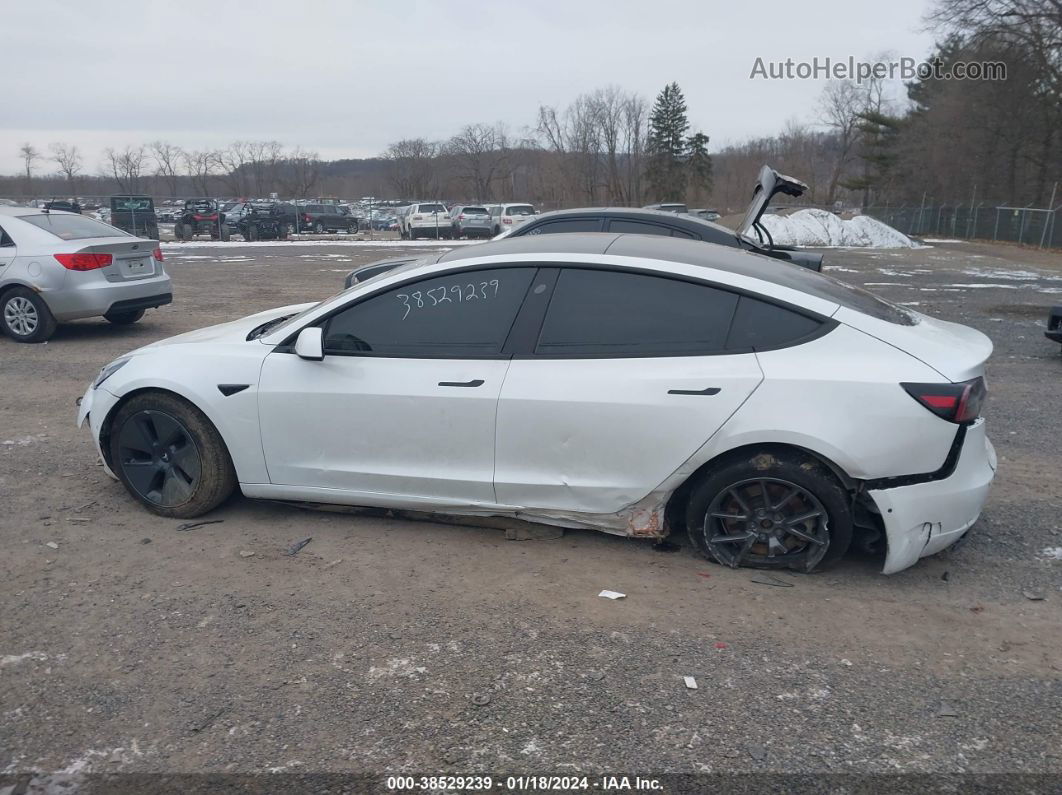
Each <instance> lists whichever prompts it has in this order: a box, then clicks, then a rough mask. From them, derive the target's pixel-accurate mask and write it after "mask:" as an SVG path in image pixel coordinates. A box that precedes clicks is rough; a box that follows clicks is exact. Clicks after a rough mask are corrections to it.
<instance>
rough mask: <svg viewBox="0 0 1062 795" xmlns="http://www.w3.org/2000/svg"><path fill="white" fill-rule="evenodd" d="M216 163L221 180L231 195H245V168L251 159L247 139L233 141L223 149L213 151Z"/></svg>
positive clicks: (249, 145)
mask: <svg viewBox="0 0 1062 795" xmlns="http://www.w3.org/2000/svg"><path fill="white" fill-rule="evenodd" d="M215 157H216V158H217V161H216V164H217V167H218V171H219V176H220V177H221V181H222V182H224V183H225V185H226V186H227V187H228V189H229V193H231V194H232V195H233V196H246V195H247V193H248V191H247V170H246V166H247V164H248V163H250V161H251V144H250V143H248V142H247V141H233V142H232V143H231V144H229V145H228V146H227V147H225V148H224V149H219V150H218V151H217V152H216V153H215Z"/></svg>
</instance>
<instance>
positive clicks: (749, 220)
mask: <svg viewBox="0 0 1062 795" xmlns="http://www.w3.org/2000/svg"><path fill="white" fill-rule="evenodd" d="M807 189H808V186H807V185H805V184H804V183H803V182H801V181H800V180H798V179H793V178H792V177H787V176H786V175H785V174H779V173H778V172H777V171H775V170H774V169H773V168H771V167H770V166H764V167H763V168H761V169H760V177H759V181H758V182H757V183H756V188H755V189H754V190H753V191H752V202H750V203H749V207H748V209H747V210H746V211H745V217H744V218H743V219H741V224H740V225H739V226H738V228H737V233H738V234H739V235H741V236H742V237H747V238H749V239H750V240H757V239H759V240H761V241H762V242H763V243H766V242H767V239H766V238H765V236H764V235H763V234H762V233H761V232H759V231H758V230H757V227H758V225H759V223H760V218H762V217H763V211H764V210H765V209H767V205H768V204H770V203H771V199H772V198H773V197H774V196H775V194H778V193H784V194H785V195H786V196H800V195H802V194H803V193H804V191H806V190H807Z"/></svg>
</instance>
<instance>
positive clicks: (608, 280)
mask: <svg viewBox="0 0 1062 795" xmlns="http://www.w3.org/2000/svg"><path fill="white" fill-rule="evenodd" d="M737 302H738V296H737V295H736V294H734V293H730V292H727V291H726V290H720V289H717V288H715V287H709V286H708V285H699V284H693V283H691V282H685V281H679V280H677V279H667V278H662V277H659V276H647V275H643V274H637V273H619V272H615V271H606V270H582V269H576V268H568V269H565V270H562V271H561V273H560V277H559V278H558V280H557V286H556V289H555V290H554V293H553V297H552V299H551V300H550V304H549V309H548V310H547V312H546V318H545V321H544V322H543V326H542V332H541V334H540V335H539V340H538V345H537V346H536V348H535V353H536V354H539V355H545V356H579V355H582V356H695V355H698V354H705V353H719V352H721V351H723V349H724V346H725V342H726V335H727V329H729V328H730V320H731V318H732V317H733V314H734V309H735V307H736V306H737Z"/></svg>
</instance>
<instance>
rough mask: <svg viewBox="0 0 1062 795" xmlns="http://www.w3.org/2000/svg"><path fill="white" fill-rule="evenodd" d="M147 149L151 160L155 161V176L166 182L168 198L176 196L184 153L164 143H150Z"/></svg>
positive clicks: (178, 148)
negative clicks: (168, 192) (168, 191)
mask: <svg viewBox="0 0 1062 795" xmlns="http://www.w3.org/2000/svg"><path fill="white" fill-rule="evenodd" d="M148 149H149V150H150V152H151V159H152V160H154V161H155V175H156V176H159V177H162V178H163V179H164V180H165V181H166V185H167V187H169V189H170V197H171V198H172V197H174V196H176V195H177V185H178V180H179V179H180V176H181V173H180V172H181V164H182V162H183V160H184V151H183V150H182V149H181V147H179V146H175V145H174V144H171V143H167V142H166V141H152V142H151V143H150V144H148Z"/></svg>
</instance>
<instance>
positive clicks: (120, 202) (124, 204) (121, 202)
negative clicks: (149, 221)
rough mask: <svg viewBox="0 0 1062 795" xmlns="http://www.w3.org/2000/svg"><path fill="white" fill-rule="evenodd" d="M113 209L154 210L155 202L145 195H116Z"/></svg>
mask: <svg viewBox="0 0 1062 795" xmlns="http://www.w3.org/2000/svg"><path fill="white" fill-rule="evenodd" d="M111 209H113V210H118V211H124V212H128V211H130V210H154V209H155V202H154V201H152V200H151V199H149V198H147V197H145V196H114V197H112V198H111Z"/></svg>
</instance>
